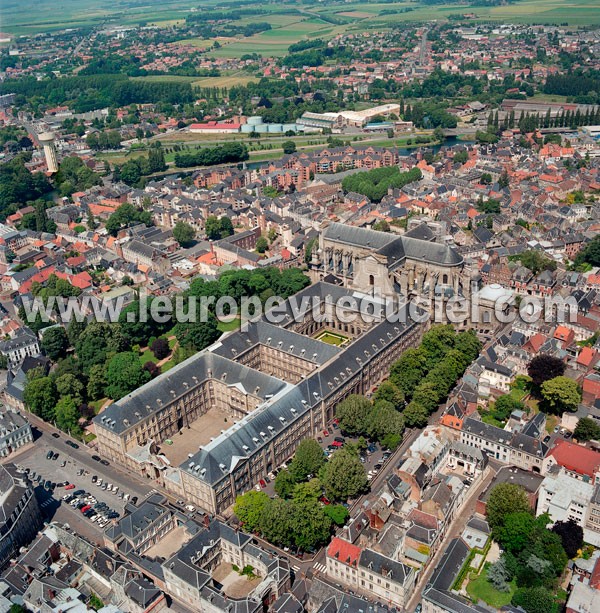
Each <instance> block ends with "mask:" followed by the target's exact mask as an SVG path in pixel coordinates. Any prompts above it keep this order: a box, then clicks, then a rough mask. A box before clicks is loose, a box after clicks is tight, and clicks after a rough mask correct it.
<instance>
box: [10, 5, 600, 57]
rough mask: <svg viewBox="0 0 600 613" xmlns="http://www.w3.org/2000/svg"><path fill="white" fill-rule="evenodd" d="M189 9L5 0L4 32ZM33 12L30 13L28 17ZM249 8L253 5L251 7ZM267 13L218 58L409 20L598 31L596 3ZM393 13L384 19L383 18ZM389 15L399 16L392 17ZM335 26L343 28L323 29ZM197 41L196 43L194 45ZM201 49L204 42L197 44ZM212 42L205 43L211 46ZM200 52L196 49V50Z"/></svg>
mask: <svg viewBox="0 0 600 613" xmlns="http://www.w3.org/2000/svg"><path fill="white" fill-rule="evenodd" d="M194 4H195V3H192V4H190V3H189V2H185V1H184V0H164V1H161V2H158V1H157V0H145V1H144V0H141V1H140V2H136V1H134V0H117V1H115V2H111V3H108V2H104V3H101V2H99V0H57V1H54V0H52V1H51V0H39V1H37V2H36V3H35V5H34V4H33V2H32V0H4V2H3V3H2V9H1V10H2V31H3V32H9V33H13V34H16V35H22V34H35V33H39V32H52V31H56V30H61V29H64V28H77V27H100V26H103V27H106V26H116V25H125V26H127V25H138V24H140V23H142V22H143V23H145V24H153V25H159V26H167V25H169V26H170V25H177V24H178V23H183V21H184V20H185V16H186V15H187V14H189V12H190V7H191V6H194ZM196 4H197V5H201V7H200V10H204V11H206V12H207V14H210V8H211V7H212V6H214V7H217V6H219V1H218V0H204V1H202V0H200V2H198V3H196ZM34 6H35V10H32V9H33V7H34ZM248 6H254V4H253V3H252V2H249V3H248ZM256 7H257V8H261V9H263V10H265V11H266V12H265V13H264V14H260V15H253V16H249V17H245V18H244V19H242V20H241V21H240V22H239V23H240V25H244V24H247V23H251V22H256V21H258V20H261V21H268V22H269V23H270V24H271V25H272V27H273V29H272V30H270V31H268V32H261V33H259V34H256V35H254V36H252V37H249V38H244V39H239V40H237V41H235V42H230V43H228V44H224V45H223V48H222V49H218V50H216V51H215V55H218V56H220V57H237V56H239V55H243V54H244V53H252V52H256V53H262V54H272V55H283V54H284V53H285V52H286V50H287V46H289V45H290V44H292V43H294V42H297V41H299V40H302V39H310V38H315V37H319V36H321V37H327V38H331V37H332V36H335V35H336V34H338V33H340V32H344V31H347V30H355V31H364V30H366V29H371V28H381V27H385V26H388V25H392V24H395V23H402V22H406V21H429V20H440V19H444V18H445V17H446V16H448V15H453V14H454V15H456V14H460V13H464V12H467V11H468V12H472V13H474V14H475V15H476V19H477V20H481V21H489V20H497V21H502V22H514V23H557V24H560V23H568V24H571V25H592V24H600V4H599V3H598V1H597V0H518V1H516V2H513V3H511V4H506V5H501V6H468V7H467V6H465V5H462V4H460V3H457V2H452V1H448V3H447V4H442V5H435V6H431V5H424V4H420V3H419V2H418V1H417V2H408V1H406V0H404V1H400V2H391V3H381V4H376V3H367V2H351V3H346V2H341V1H340V2H326V3H323V4H319V5H316V6H315V5H307V6H306V7H303V6H302V5H298V4H289V5H288V4H281V3H279V2H275V1H273V2H271V3H259V2H256ZM390 11H391V12H392V14H384V15H381V13H382V12H390ZM394 11H398V12H396V13H394ZM329 19H334V20H335V21H336V22H337V21H339V22H341V25H336V24H332V23H328V21H327V20H329ZM199 42H200V41H199ZM201 42H202V43H204V42H207V41H201ZM209 42H210V41H209ZM199 46H200V44H199Z"/></svg>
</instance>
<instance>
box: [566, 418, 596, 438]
mask: <svg viewBox="0 0 600 613" xmlns="http://www.w3.org/2000/svg"><path fill="white" fill-rule="evenodd" d="M573 438H575V439H577V440H578V441H595V440H598V439H600V426H599V425H598V424H597V423H596V421H595V420H593V419H590V418H589V417H582V418H581V419H580V420H579V421H578V422H577V425H576V426H575V431H574V432H573Z"/></svg>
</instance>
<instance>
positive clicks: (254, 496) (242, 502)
mask: <svg viewBox="0 0 600 613" xmlns="http://www.w3.org/2000/svg"><path fill="white" fill-rule="evenodd" d="M270 502H271V501H270V500H269V497H268V496H267V495H266V494H265V493H264V492H257V491H256V490H250V491H249V492H246V493H245V494H242V495H241V496H238V497H237V498H236V500H235V505H234V507H233V512H234V513H235V514H236V515H237V517H238V519H239V520H240V522H241V523H242V526H243V527H244V529H245V530H248V531H249V532H256V531H258V530H260V527H261V516H262V514H263V512H264V510H265V508H266V507H267V505H268V504H269V503H270Z"/></svg>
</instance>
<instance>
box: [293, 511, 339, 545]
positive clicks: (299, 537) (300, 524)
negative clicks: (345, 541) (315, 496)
mask: <svg viewBox="0 0 600 613" xmlns="http://www.w3.org/2000/svg"><path fill="white" fill-rule="evenodd" d="M290 508H291V517H290V527H291V530H292V535H293V539H294V543H295V545H296V547H298V548H299V549H302V550H303V551H307V550H308V551H311V550H313V549H315V548H316V547H318V546H319V545H324V544H325V543H327V542H328V541H329V537H330V535H331V519H330V518H329V516H327V515H326V514H325V511H324V510H323V507H322V506H321V505H320V504H319V502H317V501H316V500H304V501H297V500H293V501H292V502H291V507H290Z"/></svg>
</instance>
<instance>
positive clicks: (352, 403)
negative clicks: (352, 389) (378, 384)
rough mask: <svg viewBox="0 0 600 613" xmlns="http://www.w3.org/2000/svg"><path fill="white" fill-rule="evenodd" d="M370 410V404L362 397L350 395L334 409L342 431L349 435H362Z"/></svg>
mask: <svg viewBox="0 0 600 613" xmlns="http://www.w3.org/2000/svg"><path fill="white" fill-rule="evenodd" d="M371 408H372V404H371V402H370V401H369V400H367V399H366V398H365V397H364V396H358V395H356V394H352V395H350V396H348V398H346V399H345V400H342V402H340V403H339V404H338V405H337V407H336V409H335V416H336V417H337V419H339V422H340V428H341V429H342V431H343V432H346V433H347V434H350V435H360V434H364V433H365V432H366V429H367V423H368V418H369V414H370V412H371Z"/></svg>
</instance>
